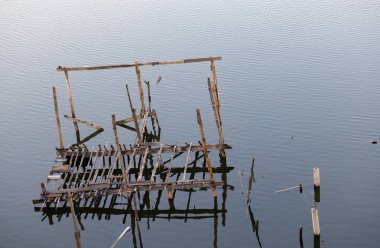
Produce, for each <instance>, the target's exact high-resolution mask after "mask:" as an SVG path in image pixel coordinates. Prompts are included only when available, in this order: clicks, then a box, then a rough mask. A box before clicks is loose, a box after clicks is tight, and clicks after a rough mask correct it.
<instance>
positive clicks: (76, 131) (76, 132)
mask: <svg viewBox="0 0 380 248" xmlns="http://www.w3.org/2000/svg"><path fill="white" fill-rule="evenodd" d="M64 72H65V81H66V89H67V96H68V98H69V103H70V110H71V117H72V118H75V110H74V102H73V97H72V95H71V87H70V82H69V75H68V73H67V71H64ZM73 123H74V128H75V135H76V138H77V142H79V141H80V134H79V127H78V123H76V122H73Z"/></svg>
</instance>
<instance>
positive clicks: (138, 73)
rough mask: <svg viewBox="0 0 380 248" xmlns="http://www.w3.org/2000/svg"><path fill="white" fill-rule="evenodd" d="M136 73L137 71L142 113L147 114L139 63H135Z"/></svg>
mask: <svg viewBox="0 0 380 248" xmlns="http://www.w3.org/2000/svg"><path fill="white" fill-rule="evenodd" d="M135 71H136V77H137V84H138V86H139V93H140V104H141V113H145V103H144V91H143V88H142V83H141V72H140V68H139V66H138V64H137V62H136V63H135Z"/></svg>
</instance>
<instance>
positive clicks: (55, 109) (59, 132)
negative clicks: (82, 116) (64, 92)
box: [53, 86, 65, 149]
mask: <svg viewBox="0 0 380 248" xmlns="http://www.w3.org/2000/svg"><path fill="white" fill-rule="evenodd" d="M53 98H54V113H55V119H56V121H57V129H58V138H59V149H64V148H65V145H64V144H63V137H62V130H61V122H60V120H59V114H58V101H57V93H56V91H55V86H53Z"/></svg>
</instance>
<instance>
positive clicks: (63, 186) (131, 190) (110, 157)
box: [33, 57, 233, 247]
mask: <svg viewBox="0 0 380 248" xmlns="http://www.w3.org/2000/svg"><path fill="white" fill-rule="evenodd" d="M217 60H221V58H220V57H210V58H199V59H187V60H177V61H165V62H147V63H138V62H136V63H133V64H123V65H110V66H95V67H61V66H60V67H58V68H57V70H58V71H63V72H64V76H65V81H66V88H67V93H68V99H69V104H70V110H71V116H68V115H64V117H65V118H66V119H67V120H70V121H72V122H73V124H74V129H75V134H76V143H75V144H73V145H71V146H68V147H65V146H64V142H63V135H62V131H61V123H60V118H59V117H60V116H59V112H58V101H57V94H56V89H55V87H53V98H54V109H55V117H56V121H57V129H58V137H59V146H58V147H57V156H56V159H55V162H54V164H53V166H52V168H51V170H50V174H49V175H48V177H47V182H46V184H45V183H42V184H41V194H40V196H41V197H40V198H39V199H36V200H33V204H42V206H41V207H36V208H35V209H36V211H39V210H42V211H45V213H50V214H51V213H52V210H51V206H54V207H55V209H58V210H57V214H58V213H61V212H62V211H68V209H67V207H66V204H67V202H68V201H69V202H71V203H70V211H71V213H72V215H73V216H75V209H76V211H77V213H82V210H83V209H87V210H88V211H90V212H91V211H95V210H94V209H92V208H91V206H94V208H96V209H97V210H96V211H99V209H101V208H100V202H101V199H102V198H104V204H106V202H107V197H109V196H110V197H111V201H109V204H110V205H109V207H108V210H107V211H111V213H112V210H110V209H112V208H113V206H115V204H116V203H117V200H116V199H117V198H118V197H119V198H122V197H125V198H127V199H128V200H129V202H130V203H131V201H132V198H133V200H134V205H135V207H134V209H135V210H134V211H135V214H134V216H135V217H136V218H137V216H138V215H139V214H138V209H137V204H136V194H137V195H139V194H140V193H139V192H150V191H158V192H159V195H160V196H161V194H162V192H164V191H166V192H167V198H168V200H169V203H170V204H171V206H174V205H173V199H174V195H175V192H176V190H181V191H186V190H190V192H192V191H193V190H195V189H197V188H201V189H205V188H211V189H212V191H213V196H214V198H215V201H216V197H217V193H216V188H217V187H222V188H223V192H224V193H223V196H224V195H226V193H225V190H227V185H226V183H227V182H226V178H227V177H226V174H227V173H228V172H229V171H230V170H231V169H233V168H232V167H227V165H226V158H225V157H226V156H225V150H226V149H230V148H231V147H230V146H229V145H227V144H225V143H224V138H223V133H222V122H221V118H220V102H219V94H218V87H217V78H216V71H215V64H214V61H217ZM195 62H209V63H210V72H211V73H210V74H211V75H210V78H208V80H207V82H208V89H209V95H210V102H211V106H212V109H213V112H214V118H215V122H216V127H217V130H218V137H219V143H218V144H207V142H206V137H205V133H204V128H203V123H202V119H201V114H200V110H199V109H196V116H197V122H198V125H199V130H200V141H199V142H194V143H193V142H188V143H184V144H183V145H165V144H162V143H160V131H161V127H160V124H159V121H158V116H157V112H156V110H155V109H152V108H151V96H150V83H149V81H145V83H146V86H147V89H148V107H146V105H145V97H144V92H143V84H142V77H141V72H140V67H142V66H157V65H169V64H182V63H195ZM129 67H132V68H135V73H136V78H137V83H138V89H139V97H140V111H139V113H137V110H136V108H135V107H134V106H133V103H132V100H131V96H130V92H129V88H128V85H126V93H127V95H128V98H129V105H130V110H131V116H130V117H128V118H124V119H121V120H116V117H115V115H112V116H111V117H112V127H113V133H114V141H115V144H114V145H107V144H106V145H103V146H102V145H98V147H97V148H95V147H93V148H92V149H89V148H88V147H87V145H86V142H87V141H89V140H90V139H91V138H93V137H94V136H96V135H98V134H100V133H101V132H103V130H104V128H103V127H101V126H99V125H96V124H93V123H90V122H88V121H86V120H82V119H80V118H78V116H77V115H76V113H75V108H74V103H73V99H72V95H71V87H70V83H69V77H68V72H69V71H81V70H104V69H113V68H129ZM149 118H150V119H151V122H152V128H153V130H148V125H147V122H148V119H149ZM129 123H132V125H131V124H129ZM79 125H84V126H87V127H89V128H92V129H94V130H95V131H94V133H93V134H91V135H89V136H88V137H85V138H83V139H81V137H80V130H79ZM117 127H122V128H125V129H128V130H131V131H133V132H135V133H136V137H135V139H134V141H133V142H131V143H130V144H128V145H125V144H122V143H121V142H120V141H119V137H118V129H117ZM213 150H219V151H220V153H219V155H220V159H221V164H220V166H217V167H215V166H214V167H212V165H211V162H210V159H209V152H211V151H213ZM193 153H195V157H194V158H193V159H192V154H193ZM200 153H202V154H201V155H200ZM165 154H166V156H169V159H167V160H166V161H165V159H164V155H165ZM181 154H185V156H186V158H185V162H184V163H183V166H180V167H178V166H175V165H174V162H173V161H174V159H175V158H176V157H178V156H179V155H181ZM200 159H203V167H196V164H197V161H198V160H200ZM196 173H203V177H202V178H201V179H196V178H195V174H196ZM214 173H222V179H223V180H222V181H216V180H215V179H214ZM206 174H207V175H208V178H206V176H205V175H206ZM173 175H177V178H176V180H171V177H172V176H173ZM223 198H225V197H223ZM82 200H83V202H84V204H83V206H82V207H81V206H80V204H79V203H80V202H81V201H82ZM223 201H224V203H223V204H222V205H223V209H222V213H223V214H225V212H226V210H225V199H224V200H223ZM73 202H76V203H73ZM88 202H90V208H89V209H88V207H87V206H86V205H87V203H88ZM139 202H140V201H139ZM75 204H77V206H76V208H74V206H73V205H75ZM129 206H132V205H131V204H129ZM103 207H104V206H103ZM157 207H158V206H157ZM81 208H82V210H81ZM44 209H45V210H44ZM157 209H158V208H157ZM140 210H141V207H140ZM172 210H173V209H172ZM54 211H56V210H53V212H54ZM115 211H116V212H118V210H115ZM215 211H216V212H215ZM188 212H189V209H187V211H186V212H184V213H186V214H187V213H188ZM206 213H209V212H207V211H206ZM212 213H218V210H217V207H216V209H214V210H213V212H212ZM140 216H141V214H140ZM136 220H137V219H136ZM73 222H74V229H75V237H76V240H77V247H81V245H80V241H79V234H78V233H79V230H77V229H78V228H77V226H76V223H75V219H73ZM137 224H138V222H137Z"/></svg>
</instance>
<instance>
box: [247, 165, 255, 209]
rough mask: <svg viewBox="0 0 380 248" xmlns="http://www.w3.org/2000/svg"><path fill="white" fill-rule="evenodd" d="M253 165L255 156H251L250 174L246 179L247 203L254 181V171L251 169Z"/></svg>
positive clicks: (249, 200) (249, 201)
mask: <svg viewBox="0 0 380 248" xmlns="http://www.w3.org/2000/svg"><path fill="white" fill-rule="evenodd" d="M254 166H255V158H252V163H251V175H250V176H249V180H248V190H247V205H249V204H251V192H252V185H253V183H254V182H255V173H254V171H253V169H254Z"/></svg>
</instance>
